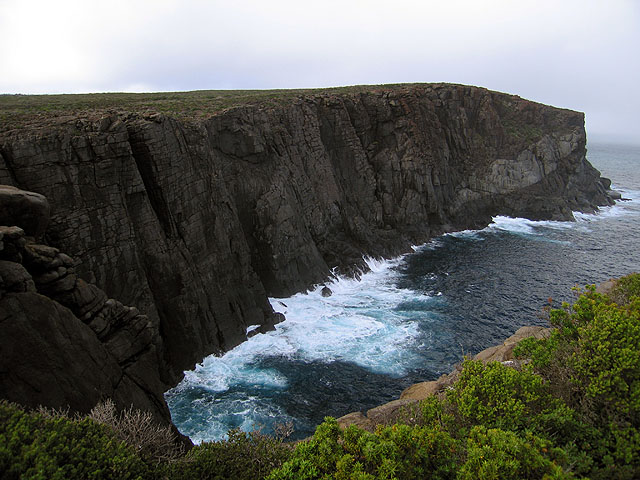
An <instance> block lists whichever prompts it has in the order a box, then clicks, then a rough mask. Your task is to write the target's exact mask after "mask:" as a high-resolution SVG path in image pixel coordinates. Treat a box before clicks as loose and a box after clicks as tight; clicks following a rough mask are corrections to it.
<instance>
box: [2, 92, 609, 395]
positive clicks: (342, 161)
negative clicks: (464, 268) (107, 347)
mask: <svg viewBox="0 0 640 480" xmlns="http://www.w3.org/2000/svg"><path fill="white" fill-rule="evenodd" d="M585 153H586V152H585V131H584V116H583V114H581V113H578V112H572V111H568V110H562V109H557V108H553V107H549V106H545V105H541V104H537V103H534V102H530V101H527V100H524V99H521V98H519V97H516V96H512V95H506V94H502V93H496V92H491V91H488V90H486V89H481V88H475V87H465V86H459V85H440V84H437V85H409V86H395V87H372V88H371V89H370V91H359V92H358V93H342V94H338V93H326V92H320V93H318V94H317V95H307V96H299V97H295V98H294V97H292V98H291V99H290V100H286V101H282V102H279V103H273V104H271V105H244V106H240V107H236V108H230V109H228V110H225V111H222V112H220V113H218V114H216V115H213V116H211V117H209V118H207V119H202V120H193V121H190V122H187V121H183V122H179V121H177V120H175V119H172V118H170V117H168V116H164V115H160V114H137V113H132V112H125V111H111V112H88V113H87V112H85V113H82V114H78V115H75V116H68V117H59V118H57V119H48V120H46V121H43V122H42V123H40V124H38V123H37V122H36V121H34V122H31V124H30V126H29V127H25V128H20V129H14V130H11V129H10V128H4V129H3V132H2V133H0V183H6V184H10V185H14V186H16V187H20V188H22V189H25V190H29V191H34V192H38V193H39V194H42V195H44V196H46V197H47V198H48V199H49V201H50V203H51V206H52V210H51V222H50V224H49V227H48V230H47V233H46V236H45V238H46V242H45V243H46V244H48V245H51V246H53V247H55V248H57V249H60V250H61V251H64V252H66V253H67V254H69V255H70V256H71V257H73V258H75V259H76V260H77V262H76V263H75V264H74V268H75V273H74V278H75V280H74V282H75V285H81V286H82V287H81V289H80V290H81V292H82V293H80V292H77V293H71V292H73V290H64V291H61V292H55V291H47V292H46V293H47V294H51V295H52V296H53V297H56V295H58V297H56V298H57V300H56V301H59V303H60V304H61V305H68V304H66V303H64V302H65V301H67V300H69V301H77V302H79V303H78V305H80V304H82V307H80V306H78V307H77V308H78V309H79V310H78V311H76V312H75V314H76V315H78V317H77V318H81V319H84V318H85V316H86V315H89V316H90V317H91V318H92V319H93V320H90V321H89V322H88V323H86V324H85V326H86V327H87V328H89V329H91V331H92V332H94V333H95V334H96V335H98V337H99V336H100V333H98V332H100V331H101V328H106V327H104V325H106V323H105V321H106V320H104V321H103V320H101V319H102V317H101V316H100V315H98V314H97V313H95V312H96V308H97V305H99V304H100V305H102V303H101V302H103V300H104V301H105V302H107V300H106V298H117V299H118V300H119V301H121V302H123V303H124V304H127V305H134V306H136V307H137V309H138V310H139V311H140V312H144V314H145V315H146V319H147V322H148V327H146V326H143V323H142V321H140V323H137V321H133V320H131V319H130V317H128V316H127V315H128V314H126V313H122V315H123V317H122V318H127V319H129V320H126V322H125V323H126V324H127V325H130V326H129V327H127V328H129V329H130V330H131V333H132V334H134V333H135V332H136V331H139V332H141V335H142V336H143V337H144V335H146V334H145V333H144V332H147V331H148V332H151V333H150V335H151V337H153V340H152V341H151V343H150V344H152V345H153V347H154V348H155V354H151V353H148V354H146V356H143V357H140V359H138V358H137V357H136V355H135V353H134V351H135V350H137V349H138V347H133V348H131V349H129V348H128V346H127V345H126V344H124V343H123V344H120V345H118V346H117V348H116V345H115V344H116V343H118V342H117V341H114V345H113V347H114V352H115V351H117V352H119V353H118V354H117V355H116V356H115V357H114V361H115V362H116V363H117V364H118V365H121V363H122V361H123V360H125V363H127V362H129V363H130V364H131V366H130V367H129V369H133V368H134V366H135V365H136V364H137V363H140V362H141V364H144V365H147V363H149V362H151V363H152V362H156V365H155V366H156V368H157V370H158V372H159V373H158V375H159V381H160V382H161V383H162V384H164V385H165V386H169V385H173V384H175V383H176V382H177V381H178V379H179V378H180V377H181V374H182V371H183V370H185V369H188V368H191V367H192V366H193V365H194V363H195V362H197V361H200V360H201V359H202V358H203V357H204V356H206V355H207V354H210V353H215V352H221V351H223V350H228V349H230V348H232V347H233V346H235V345H237V344H238V343H239V342H242V341H243V340H245V339H246V332H247V329H250V330H252V331H255V330H256V329H255V328H250V327H257V329H259V330H260V331H265V330H267V329H269V328H272V326H273V324H274V323H275V322H277V321H280V320H281V317H279V316H278V315H277V314H274V312H273V310H272V309H271V306H270V304H269V302H268V299H267V295H273V296H284V295H289V294H291V293H294V292H296V291H300V290H303V289H305V288H307V287H309V286H310V285H312V284H315V283H319V282H322V281H323V280H325V279H326V278H327V276H328V275H329V274H330V272H331V271H332V270H334V269H337V270H338V271H342V272H354V271H357V270H358V269H359V268H362V267H363V266H364V265H363V263H362V255H363V254H366V255H372V256H389V255H394V254H397V253H400V252H403V251H406V250H407V249H408V248H409V246H410V245H412V244H419V243H422V242H424V241H426V240H427V239H428V238H429V237H431V236H433V235H436V234H440V233H442V232H445V231H452V230H456V229H465V228H474V227H482V226H484V225H486V224H487V223H488V222H490V220H491V217H492V216H493V215H497V214H502V215H512V216H526V217H529V218H535V219H570V218H571V217H572V214H571V211H572V210H581V211H593V210H594V209H596V208H597V205H605V204H609V203H610V202H611V199H610V197H609V196H608V195H607V193H606V189H605V184H603V183H602V181H601V179H600V177H599V173H598V172H597V171H596V170H595V169H594V168H593V167H592V166H591V165H590V164H589V163H588V162H587V160H586V158H585ZM34 228H35V230H34V232H33V234H39V232H40V230H39V228H37V227H34ZM25 248H26V247H25ZM53 251H54V250H46V249H45V250H43V251H37V252H35V253H33V255H32V256H31V257H29V256H25V261H26V262H27V263H25V264H24V266H25V268H26V269H27V271H28V272H29V273H30V274H31V276H32V278H33V279H34V281H35V282H36V284H37V282H38V281H39V280H38V279H41V283H40V284H39V285H40V286H39V287H38V288H40V289H45V288H48V287H45V285H48V283H47V282H54V281H58V280H57V279H55V278H54V277H55V275H57V271H58V270H57V269H69V266H68V265H67V264H65V261H66V260H65V259H61V258H59V257H57V255H58V254H59V253H52V252H53ZM55 251H56V252H57V250H55ZM41 257H46V258H47V259H48V260H47V261H51V262H56V260H55V259H56V258H58V260H57V262H58V263H56V267H55V271H54V269H53V267H51V269H45V270H42V271H41V270H38V269H39V268H41V267H40V266H39V265H40V263H38V262H40V260H39V259H40V258H41ZM30 261H33V262H34V263H32V264H30V263H28V262H30ZM67 263H68V262H67ZM50 266H51V265H50ZM47 268H49V267H47ZM29 269H31V270H29ZM60 271H61V272H62V270H60ZM61 275H62V274H61ZM18 277H19V275H18ZM45 280H46V282H45ZM60 281H62V280H60ZM83 282H87V283H86V284H85V283H83ZM88 284H95V285H96V286H97V288H99V289H100V290H102V291H104V294H100V293H97V291H96V290H94V287H89V286H87V285H88ZM65 288H66V287H65ZM43 291H44V290H43ZM23 293H29V294H32V293H33V292H23ZM85 294H86V295H88V296H87V298H85V297H84V295H85ZM63 297H64V298H63ZM77 297H82V298H77ZM98 297H99V298H98ZM74 308H75V307H74ZM109 308H111V307H109ZM114 308H115V307H114ZM118 308H119V307H118ZM72 311H73V308H72ZM100 311H102V310H100ZM118 311H120V310H118ZM113 315H115V313H114V314H112V313H109V314H104V316H105V318H106V317H108V318H112V317H113ZM118 315H120V314H118ZM131 315H133V314H131ZM131 318H137V317H136V316H135V315H133V316H132V317H131ZM130 320H131V321H130ZM106 322H107V323H108V321H106ZM145 325H147V324H145ZM106 335H107V336H109V335H110V334H109V333H107V334H106ZM141 338H142V337H141ZM145 338H146V337H145ZM99 340H100V338H99ZM100 341H101V343H103V344H104V343H105V342H103V341H102V340H100ZM145 342H146V340H145ZM145 342H142V343H145ZM153 355H155V358H153ZM143 358H144V359H149V360H144V361H143V360H142V359H143ZM126 359H129V360H126ZM145 362H147V363H145ZM145 368H146V367H144V368H143V370H144V369H145ZM131 371H132V372H133V371H134V370H131ZM145 371H146V370H145ZM132 378H133V374H132ZM136 378H138V377H136Z"/></svg>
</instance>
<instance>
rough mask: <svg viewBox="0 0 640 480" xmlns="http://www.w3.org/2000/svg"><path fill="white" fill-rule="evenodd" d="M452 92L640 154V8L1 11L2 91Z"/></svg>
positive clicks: (188, 0)
mask: <svg viewBox="0 0 640 480" xmlns="http://www.w3.org/2000/svg"><path fill="white" fill-rule="evenodd" d="M404 82H451V83H462V84H468V85H478V86H483V87H487V88H489V89H492V90H498V91H502V92H508V93H513V94H516V95H520V96H521V97H524V98H528V99H531V100H535V101H538V102H542V103H546V104H551V105H555V106H558V107H564V108H571V109H574V110H579V111H583V112H585V113H586V124H587V132H588V135H590V138H593V137H596V138H603V139H612V140H620V141H625V142H630V143H640V121H639V120H638V112H640V0H554V1H546V0H537V1H529V0H509V1H507V0H438V1H430V0H424V1H417V0H416V1H410V0H386V1H379V0H368V1H364V0H363V1H359V0H353V1H352V0H322V1H315V0H307V1H305V0H297V1H288V0H287V1H285V0H270V1H265V0H262V1H260V0H256V1H247V0H225V1H218V0H208V1H207V0H108V1H107V0H97V1H94V0H77V1H76V0H0V93H25V94H27V93H81V92H114V91H125V92H151V91H183V90H203V89H265V88H310V87H330V86H342V85H357V84H384V83H404Z"/></svg>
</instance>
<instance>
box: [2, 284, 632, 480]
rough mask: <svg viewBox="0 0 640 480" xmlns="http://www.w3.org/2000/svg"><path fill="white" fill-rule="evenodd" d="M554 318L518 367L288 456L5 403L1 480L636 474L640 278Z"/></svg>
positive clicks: (481, 372) (326, 429)
mask: <svg viewBox="0 0 640 480" xmlns="http://www.w3.org/2000/svg"><path fill="white" fill-rule="evenodd" d="M550 321H551V323H552V325H553V326H554V327H555V329H554V330H553V331H552V333H551V336H550V337H549V338H547V339H544V340H535V339H526V340H523V341H522V342H520V344H519V345H518V346H517V347H516V350H515V354H516V355H517V356H518V357H519V358H521V359H522V362H521V363H520V364H519V365H516V366H515V367H514V366H507V365H504V364H502V363H498V362H491V363H489V364H487V365H484V364H483V363H481V362H477V361H470V360H467V361H465V362H464V364H463V368H462V372H461V374H460V377H459V379H458V381H457V382H456V383H455V384H454V385H453V387H452V388H451V389H450V390H448V391H447V392H446V393H445V394H442V395H439V396H432V397H429V398H428V399H427V400H424V401H422V402H421V403H420V404H417V405H416V406H414V407H413V408H411V409H408V410H407V411H406V412H405V414H404V416H401V417H400V418H404V419H405V420H404V421H400V422H398V423H394V424H392V425H386V426H385V425H381V426H378V428H377V430H376V431H375V432H373V433H372V432H367V431H364V430H362V429H360V428H358V427H356V426H350V427H348V428H346V429H345V430H341V429H340V427H339V426H338V424H337V422H336V420H335V419H333V418H330V417H328V418H327V419H325V422H324V423H322V424H321V425H320V426H319V427H318V428H317V430H316V433H315V434H314V436H313V437H312V438H311V439H309V440H307V441H304V442H301V443H299V444H298V445H297V446H295V449H293V447H292V446H288V445H286V444H284V443H283V442H282V440H281V439H277V438H272V437H267V436H264V435H260V434H259V433H249V434H247V433H242V432H238V431H232V432H230V435H229V440H228V441H223V442H211V443H204V444H202V445H199V446H197V447H195V448H193V449H192V450H191V451H190V452H189V453H187V454H186V455H185V454H180V455H177V456H172V457H171V459H170V460H167V459H163V458H161V457H158V456H156V455H155V454H153V455H150V454H149V453H145V452H152V451H156V450H154V449H149V448H147V446H145V444H144V443H140V442H139V441H138V440H126V439H128V438H130V437H129V436H128V435H123V432H122V427H121V422H118V421H116V422H115V423H114V422H113V421H110V422H107V424H109V425H112V426H111V427H108V426H106V425H104V424H99V423H96V422H95V421H93V420H91V419H79V420H71V419H69V418H66V417H64V416H53V417H52V416H47V415H42V414H38V413H26V412H24V411H23V410H21V409H20V408H18V407H16V406H14V405H9V404H6V403H3V402H0V479H2V480H4V479H18V478H20V479H44V478H60V479H62V478H65V479H67V478H68V479H76V478H77V479H80V478H105V479H106V478H113V479H116V478H132V479H168V480H171V479H180V480H187V479H234V480H258V479H263V478H266V479H267V480H330V479H335V480H383V479H386V480H391V479H397V480H410V479H416V480H422V479H442V480H445V479H446V480H497V479H505V480H507V479H514V480H515V479H541V480H544V479H547V480H552V479H556V480H558V479H575V478H590V479H593V480H599V479H602V480H604V479H621V480H623V479H624V480H626V479H629V480H631V479H634V478H640V274H633V275H629V276H627V277H624V278H623V279H621V280H620V281H618V282H617V285H616V287H615V288H614V289H613V290H612V291H610V292H609V293H608V294H606V295H604V294H600V293H597V292H596V291H595V287H594V286H590V287H587V288H586V290H584V291H582V292H580V296H579V297H578V298H577V300H576V302H575V303H574V304H573V305H568V304H564V305H563V307H562V308H561V309H557V310H552V311H551V312H550ZM131 413H132V412H130V413H129V414H131ZM107 418H111V417H110V416H109V415H107ZM112 420H113V418H112ZM116 420H117V419H116ZM125 423H126V424H127V425H128V424H129V423H128V422H125ZM134 426H135V424H134ZM127 428H128V427H127ZM137 430H138V429H136V428H134V431H137ZM125 433H126V432H125ZM134 437H135V438H139V437H136V436H134ZM154 438H157V437H154ZM163 438H164V437H163ZM123 439H125V440H123ZM162 441H163V442H164V441H165V440H164V439H163V440H162Z"/></svg>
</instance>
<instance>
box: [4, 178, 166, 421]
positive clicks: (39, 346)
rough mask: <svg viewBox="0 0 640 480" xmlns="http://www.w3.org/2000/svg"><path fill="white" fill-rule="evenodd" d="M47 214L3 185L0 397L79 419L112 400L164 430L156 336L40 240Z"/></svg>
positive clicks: (144, 320) (27, 195)
mask: <svg viewBox="0 0 640 480" xmlns="http://www.w3.org/2000/svg"><path fill="white" fill-rule="evenodd" d="M6 207H11V216H10V218H9V217H8V216H7V215H6V214H7V213H9V209H8V208H6ZM48 214H49V205H48V203H47V201H46V199H45V198H44V197H42V196H41V195H37V194H35V193H31V192H24V191H22V190H19V189H17V188H13V187H8V186H0V328H1V330H2V335H0V398H6V399H9V400H12V401H16V402H19V403H22V404H24V405H27V406H31V407H36V406H38V405H47V406H51V407H54V408H61V409H65V408H70V409H71V410H72V411H78V412H83V413H86V412H88V411H89V410H90V409H91V408H92V407H93V406H95V405H96V404H97V403H98V402H100V401H102V400H104V399H106V398H111V399H113V401H114V402H115V403H116V405H118V407H120V408H127V407H129V406H130V405H131V404H132V403H133V404H135V405H136V406H138V408H141V409H144V410H147V411H150V412H152V413H153V414H154V415H155V417H156V418H157V419H158V420H160V421H163V422H170V421H171V416H170V414H169V410H168V408H167V406H166V404H165V402H164V398H163V396H162V392H163V384H162V382H161V381H160V377H159V369H158V355H157V351H156V345H158V344H159V338H158V332H157V329H154V327H153V324H152V323H151V322H150V321H149V318H148V317H146V316H145V315H142V314H140V312H139V311H138V310H137V309H136V308H134V307H127V306H125V305H123V304H122V303H120V302H118V301H116V300H114V299H109V298H107V295H105V293H104V292H103V291H102V290H100V289H99V288H98V287H96V286H95V285H93V284H89V283H87V282H85V281H84V280H82V279H81V278H79V277H78V275H77V274H76V271H75V262H74V260H73V259H72V258H70V257H69V256H67V255H65V254H64V253H62V252H60V251H59V250H58V249H56V248H53V247H50V246H47V245H43V244H41V243H38V242H37V241H36V239H35V237H37V236H38V235H39V234H40V233H42V232H43V231H44V228H45V227H46V224H47V220H48ZM7 223H11V225H12V226H6V224H7ZM3 224H5V225H3ZM21 227H23V228H21Z"/></svg>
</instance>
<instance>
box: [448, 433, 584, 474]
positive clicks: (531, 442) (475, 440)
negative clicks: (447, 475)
mask: <svg viewBox="0 0 640 480" xmlns="http://www.w3.org/2000/svg"><path fill="white" fill-rule="evenodd" d="M467 445H468V446H467V460H466V462H465V463H464V464H463V465H462V467H461V468H460V471H459V472H458V476H457V478H458V479H459V480H485V479H486V480H489V479H490V480H499V479H504V480H511V479H521V480H527V479H531V480H533V479H542V478H544V479H548V480H551V479H555V480H560V479H571V478H575V477H574V476H573V475H571V474H570V473H567V472H564V471H563V470H562V469H561V468H560V467H559V466H558V465H557V464H556V463H555V462H554V461H552V460H551V459H549V458H548V456H547V454H549V453H550V452H551V454H552V455H555V456H560V457H561V456H562V455H563V452H562V450H560V449H554V448H553V447H552V446H551V444H550V442H548V441H546V440H544V439H542V438H539V437H536V436H535V435H531V434H528V435H527V436H526V438H525V439H523V438H520V437H519V436H518V435H516V434H515V433H513V432H506V431H503V430H499V429H486V428H485V427H474V428H473V429H472V430H471V433H470V435H469V438H468V440H467Z"/></svg>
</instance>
